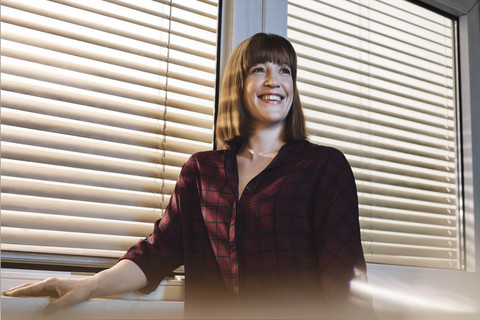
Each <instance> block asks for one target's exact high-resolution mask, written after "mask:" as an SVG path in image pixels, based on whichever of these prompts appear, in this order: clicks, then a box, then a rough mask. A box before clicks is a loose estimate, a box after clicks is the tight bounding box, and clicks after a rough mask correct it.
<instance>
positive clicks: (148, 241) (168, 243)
mask: <svg viewBox="0 0 480 320" xmlns="http://www.w3.org/2000/svg"><path fill="white" fill-rule="evenodd" d="M195 190H197V188H196V174H195V170H194V161H192V159H190V160H189V161H187V163H185V164H184V165H183V167H182V170H181V172H180V176H179V178H178V180H177V183H176V185H175V190H174V192H173V193H172V196H171V198H170V201H169V204H168V206H167V208H166V209H165V212H164V214H163V217H162V218H161V219H158V220H157V221H156V222H155V224H154V228H153V231H152V233H151V234H150V235H149V236H148V237H147V238H145V239H142V240H139V241H138V242H137V243H136V244H135V245H133V246H132V247H131V248H130V249H129V250H128V251H127V252H126V253H125V255H124V256H123V257H122V258H120V260H122V259H129V260H132V261H133V262H135V263H136V264H137V265H138V266H139V267H140V268H141V269H142V271H143V272H144V273H145V276H146V277H147V281H148V285H147V286H146V287H145V288H143V289H141V291H142V292H144V293H150V292H152V291H154V290H155V289H156V288H157V287H158V285H159V283H160V281H162V280H163V278H165V277H166V276H168V275H170V274H171V273H172V272H173V270H175V269H176V268H178V267H179V266H181V265H183V264H184V255H183V252H184V251H183V232H182V218H181V216H182V215H181V212H182V210H189V209H188V205H191V204H192V203H198V201H196V200H195V198H196V197H197V198H198V196H197V193H196V192H195Z"/></svg>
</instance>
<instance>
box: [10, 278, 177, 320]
mask: <svg viewBox="0 0 480 320" xmlns="http://www.w3.org/2000/svg"><path fill="white" fill-rule="evenodd" d="M87 276H89V275H87V274H72V273H70V272H52V271H37V270H15V269H2V271H1V280H2V281H1V290H2V292H3V291H5V290H7V289H8V288H11V287H13V286H17V285H20V284H23V283H28V282H35V281H40V280H43V279H46V278H48V277H63V278H65V277H68V278H77V279H78V278H83V277H87ZM48 300H49V299H48V298H44V297H42V298H26V297H22V298H13V297H3V296H2V297H1V315H2V319H4V320H10V319H11V320H26V319H39V320H40V319H45V320H47V319H52V320H53V319H62V320H63V319H70V320H84V319H98V320H100V319H102V320H104V319H105V320H107V319H116V320H117V319H118V320H121V319H135V320H142V319H181V318H182V317H183V300H184V286H183V281H181V280H173V279H170V280H164V281H162V283H161V284H160V285H159V286H158V289H157V290H156V291H154V292H152V293H151V294H148V295H143V294H141V293H128V294H123V295H118V296H113V297H107V298H102V299H92V300H90V301H86V302H83V303H81V304H79V305H76V306H74V307H72V308H69V309H67V310H64V311H59V312H58V313H55V314H54V315H51V316H42V315H41V310H42V309H43V308H44V307H45V306H46V305H47V304H48Z"/></svg>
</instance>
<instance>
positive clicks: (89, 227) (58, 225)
mask: <svg viewBox="0 0 480 320" xmlns="http://www.w3.org/2000/svg"><path fill="white" fill-rule="evenodd" d="M2 223H3V224H4V225H8V226H9V227H13V228H22V229H38V230H61V231H64V232H81V233H93V234H112V235H121V236H129V237H138V238H143V237H146V236H148V235H149V234H150V233H151V232H152V229H153V225H152V223H142V222H134V221H113V220H106V219H98V218H85V217H75V216H63V215H62V216H60V215H52V214H45V213H37V212H23V211H10V210H3V211H2Z"/></svg>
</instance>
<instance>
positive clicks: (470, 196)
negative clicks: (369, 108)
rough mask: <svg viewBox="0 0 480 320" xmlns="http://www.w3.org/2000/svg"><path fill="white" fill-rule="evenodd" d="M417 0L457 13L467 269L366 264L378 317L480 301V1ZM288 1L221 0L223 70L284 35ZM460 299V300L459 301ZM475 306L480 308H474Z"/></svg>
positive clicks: (421, 313) (421, 315) (471, 305)
mask: <svg viewBox="0 0 480 320" xmlns="http://www.w3.org/2000/svg"><path fill="white" fill-rule="evenodd" d="M421 1H422V2H424V3H425V4H427V5H429V6H431V7H433V8H436V9H439V10H441V11H444V12H446V13H449V14H451V15H453V16H456V17H458V18H459V23H458V28H459V40H458V42H459V52H460V56H459V59H460V86H461V87H460V90H461V92H460V98H461V126H462V129H463V130H462V140H463V144H462V146H463V174H464V176H463V180H464V185H463V192H464V194H465V198H464V203H463V205H464V217H465V218H464V219H465V224H464V226H465V228H464V233H465V259H466V265H465V270H442V269H431V268H420V267H404V266H393V265H380V264H371V263H370V264H368V265H367V268H368V278H369V286H370V289H372V290H379V291H374V293H373V295H374V305H375V307H376V309H377V312H378V316H379V319H382V318H383V316H385V318H386V319H388V316H390V315H388V314H387V313H388V312H391V310H397V311H395V312H399V313H401V314H405V315H408V316H414V317H412V318H410V317H409V318H408V319H417V318H416V316H418V319H427V318H426V316H428V315H427V314H426V313H429V312H431V310H432V308H435V307H438V314H445V313H447V314H448V313H449V312H453V313H455V312H456V310H455V307H459V308H463V311H468V310H470V309H468V308H471V309H472V310H470V311H468V312H467V313H465V314H466V315H467V316H468V315H470V314H471V313H472V312H475V313H476V312H479V315H480V307H477V306H480V292H479V290H478V288H480V127H479V126H478V124H477V125H475V120H474V119H477V121H478V119H480V90H478V88H480V59H478V57H480V26H479V13H480V9H479V6H480V5H479V3H478V1H477V0H421ZM287 2H288V1H287V0H224V2H223V8H222V10H223V22H222V29H221V30H222V41H221V57H220V65H221V66H222V70H223V67H224V65H225V61H226V57H228V54H229V53H230V52H231V50H232V48H234V47H235V46H236V45H238V44H239V43H240V42H241V41H243V40H244V39H246V38H248V37H249V36H251V35H253V34H255V33H257V32H267V33H269V32H271V33H277V34H280V35H282V36H285V37H286V35H287V18H286V17H287ZM246 21H248V23H245V22H246ZM475 88H476V89H475ZM475 218H476V219H475ZM461 299H463V301H459V300H461ZM457 302H459V303H461V304H457ZM450 307H451V308H450ZM449 308H450V309H449ZM475 308H478V310H476V311H474V310H473V309H475ZM400 310H401V311H400ZM383 311H385V312H383ZM438 314H437V315H438ZM441 319H443V318H441ZM445 319H448V317H447V318H445ZM456 319H457V318H456ZM458 319H463V318H458ZM469 319H470V318H469Z"/></svg>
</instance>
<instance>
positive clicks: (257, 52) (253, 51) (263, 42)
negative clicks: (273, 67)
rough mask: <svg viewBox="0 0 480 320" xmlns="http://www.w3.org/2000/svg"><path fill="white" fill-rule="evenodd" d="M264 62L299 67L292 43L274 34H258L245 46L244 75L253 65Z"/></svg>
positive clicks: (294, 68)
mask: <svg viewBox="0 0 480 320" xmlns="http://www.w3.org/2000/svg"><path fill="white" fill-rule="evenodd" d="M264 62H272V63H275V64H278V65H287V66H289V67H290V68H291V69H293V70H296V69H297V58H296V53H295V50H294V49H293V47H292V45H291V44H290V42H288V41H287V40H286V39H285V38H283V37H280V36H278V35H274V34H265V33H263V34H257V35H255V36H254V37H252V38H251V41H250V42H249V43H248V45H247V47H246V48H245V55H244V60H243V61H242V69H243V72H244V75H246V74H247V72H248V70H249V69H250V68H251V67H253V66H255V65H257V64H259V63H264ZM293 76H295V75H293ZM294 79H295V77H294Z"/></svg>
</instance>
